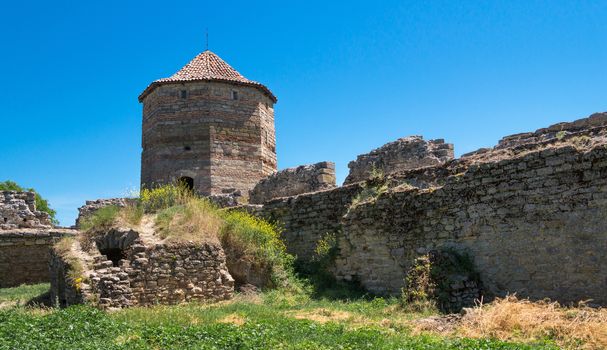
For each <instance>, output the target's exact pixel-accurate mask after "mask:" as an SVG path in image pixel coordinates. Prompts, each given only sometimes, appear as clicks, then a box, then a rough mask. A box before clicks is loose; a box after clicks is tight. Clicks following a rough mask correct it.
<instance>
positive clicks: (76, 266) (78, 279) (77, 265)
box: [54, 237, 84, 289]
mask: <svg viewBox="0 0 607 350" xmlns="http://www.w3.org/2000/svg"><path fill="white" fill-rule="evenodd" d="M75 243H76V239H75V238H73V237H65V238H62V239H61V240H59V241H58V242H57V243H55V245H54V249H55V252H56V253H57V254H58V255H59V256H60V257H61V258H62V259H63V261H64V262H65V263H66V264H67V265H68V268H69V269H68V271H67V277H68V278H69V279H70V281H71V282H72V284H73V286H74V287H75V288H77V289H78V288H80V284H81V283H82V281H83V279H84V266H83V265H82V262H81V261H80V259H79V258H78V256H77V255H76V254H75V253H74V251H73V246H74V244H75Z"/></svg>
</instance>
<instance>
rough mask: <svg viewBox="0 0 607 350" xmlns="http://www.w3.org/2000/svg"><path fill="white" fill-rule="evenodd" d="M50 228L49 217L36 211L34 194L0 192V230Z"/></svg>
mask: <svg viewBox="0 0 607 350" xmlns="http://www.w3.org/2000/svg"><path fill="white" fill-rule="evenodd" d="M51 226H52V225H51V219H50V217H49V215H48V214H47V213H45V212H41V211H38V210H36V194H35V193H34V192H17V191H0V230H10V229H19V228H50V227H51Z"/></svg>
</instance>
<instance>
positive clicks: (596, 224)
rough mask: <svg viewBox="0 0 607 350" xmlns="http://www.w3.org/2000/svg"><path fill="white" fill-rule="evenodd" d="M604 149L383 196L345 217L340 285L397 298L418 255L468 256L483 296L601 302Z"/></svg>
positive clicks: (531, 158)
mask: <svg viewBox="0 0 607 350" xmlns="http://www.w3.org/2000/svg"><path fill="white" fill-rule="evenodd" d="M605 175H607V150H606V149H605V147H604V145H603V146H599V147H595V148H593V149H591V150H587V151H584V150H581V151H580V150H578V149H576V148H575V147H573V146H563V147H559V148H555V149H546V150H543V151H536V152H531V153H528V154H526V155H525V156H522V157H519V158H515V159H504V160H501V161H497V162H493V163H485V164H481V165H478V166H472V167H470V168H469V169H468V170H467V171H465V172H464V173H461V174H458V175H454V176H451V177H449V178H448V179H447V183H446V184H445V185H444V186H443V187H441V188H436V189H428V190H420V189H415V188H414V189H409V190H404V191H395V192H388V193H386V194H384V195H381V196H379V198H377V200H375V201H370V202H368V203H364V204H361V205H359V206H356V207H354V208H352V209H351V210H350V211H349V212H348V214H347V215H346V216H345V217H344V221H343V224H344V225H343V236H342V240H341V241H340V257H339V259H338V261H337V263H336V266H337V267H338V271H337V276H338V277H339V278H342V279H346V280H347V279H350V278H353V277H354V276H356V278H358V279H359V280H361V282H362V284H363V285H364V286H365V287H367V288H368V289H369V290H371V291H374V292H378V293H396V292H398V291H399V290H400V288H401V287H402V286H403V277H404V271H406V270H407V268H408V267H409V266H410V263H411V261H413V259H414V258H415V257H416V256H417V255H418V254H421V253H425V252H427V251H429V250H431V249H438V248H441V247H446V246H448V247H453V248H456V249H460V250H462V251H467V252H469V253H470V254H471V255H472V256H473V257H474V260H475V264H476V266H477V268H478V270H479V272H480V273H481V278H482V281H483V285H484V288H485V292H486V293H487V294H489V295H504V294H505V293H508V292H510V293H513V292H516V293H518V295H520V296H525V297H527V296H528V297H532V298H538V299H539V298H544V297H549V298H553V299H556V300H560V301H565V302H567V301H578V300H582V299H589V298H591V299H593V300H594V301H595V302H597V303H602V304H605V303H607V298H606V294H605V293H603V290H604V288H605V286H606V283H607V282H606V281H607V259H606V258H605V256H604V254H602V250H601V249H600V248H597V247H604V246H606V245H607V220H606V219H607V217H606V216H605V213H606V212H607V179H606V176H605Z"/></svg>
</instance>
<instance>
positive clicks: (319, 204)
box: [247, 184, 361, 261]
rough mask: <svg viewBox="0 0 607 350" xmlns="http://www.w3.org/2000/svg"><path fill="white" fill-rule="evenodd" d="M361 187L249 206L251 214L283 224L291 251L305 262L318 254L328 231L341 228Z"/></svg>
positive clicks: (341, 188) (355, 185) (332, 231)
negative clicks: (319, 242)
mask: <svg viewBox="0 0 607 350" xmlns="http://www.w3.org/2000/svg"><path fill="white" fill-rule="evenodd" d="M360 190H361V186H360V185H359V184H353V185H349V186H344V187H339V188H336V189H333V190H326V191H320V192H313V193H306V194H302V195H298V196H295V197H288V198H278V199H274V200H271V201H270V202H267V203H266V204H265V205H263V206H261V207H255V206H249V208H247V209H248V210H249V211H250V212H251V213H253V214H256V215H259V216H261V217H263V218H265V219H268V220H270V221H273V222H278V223H280V224H281V225H282V226H283V228H284V231H283V233H282V238H283V240H284V241H285V243H286V246H287V251H288V252H289V253H291V254H294V255H296V256H297V257H298V258H299V259H301V260H303V261H308V260H310V258H311V257H312V256H313V254H314V249H315V248H316V243H317V242H318V240H319V239H320V238H322V237H323V236H324V235H325V234H327V233H337V232H338V231H340V230H341V218H342V216H344V214H345V213H346V212H347V210H348V208H349V206H350V203H351V202H352V198H353V197H354V196H356V194H357V193H358V192H359V191H360Z"/></svg>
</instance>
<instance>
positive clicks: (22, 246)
mask: <svg viewBox="0 0 607 350" xmlns="http://www.w3.org/2000/svg"><path fill="white" fill-rule="evenodd" d="M65 234H66V231H62V230H56V231H48V230H47V231H43V230H36V229H29V230H27V229H24V230H12V231H0V288H7V287H15V286H18V285H21V284H34V283H42V282H48V281H49V268H48V264H49V260H50V248H51V247H52V245H53V244H54V242H55V241H56V240H57V239H59V238H60V237H63V235H65Z"/></svg>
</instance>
